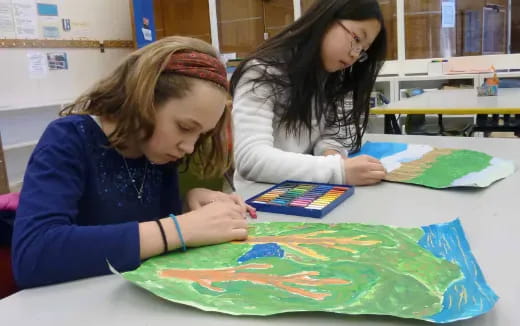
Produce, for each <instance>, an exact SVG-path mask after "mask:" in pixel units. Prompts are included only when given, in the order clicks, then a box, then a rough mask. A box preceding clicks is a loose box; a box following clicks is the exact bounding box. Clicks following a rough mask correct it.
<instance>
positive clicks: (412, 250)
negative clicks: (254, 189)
mask: <svg viewBox="0 0 520 326" xmlns="http://www.w3.org/2000/svg"><path fill="white" fill-rule="evenodd" d="M456 222H457V223H458V221H456ZM435 232H438V229H435V230H433V229H432V230H431V231H426V229H424V228H395V227H390V226H376V225H364V224H349V223H342V224H334V225H329V224H322V223H282V222H277V223H257V224H252V225H250V231H249V238H248V240H247V241H244V242H232V243H226V244H221V245H215V246H208V247H202V248H196V249H190V250H188V251H187V252H185V253H170V254H167V255H163V256H160V257H155V258H152V259H150V260H148V261H146V262H144V263H143V264H142V265H141V266H140V267H139V268H138V269H136V270H134V271H131V272H126V273H123V274H122V276H123V277H124V278H125V279H127V280H129V281H131V282H133V283H135V284H137V285H139V286H140V287H143V288H145V289H147V290H148V291H151V292H152V293H154V294H155V295H157V296H160V297H162V298H165V299H167V300H170V301H174V302H177V303H182V304H186V305H190V306H195V307H198V308H200V309H202V310H206V311H218V312H222V313H227V314H232V315H261V316H263V315H272V314H278V313H283V312H294V311H328V312H335V313H343V314H377V315H392V316H397V317H402V318H416V319H424V320H430V321H439V322H443V321H446V320H449V321H451V320H457V319H462V318H463V317H461V316H463V315H461V313H464V312H465V311H467V309H465V308H464V307H465V306H464V305H463V307H462V308H461V305H460V304H459V306H458V310H457V311H456V314H455V315H453V314H452V313H451V312H449V313H447V315H446V316H443V315H441V317H440V319H439V320H436V319H435V318H436V317H435V316H436V315H438V314H439V313H442V312H443V311H444V310H446V309H447V303H446V301H447V299H446V298H445V295H446V294H447V293H448V292H449V291H448V290H449V289H450V287H452V286H453V285H454V284H456V283H457V282H462V281H467V277H466V276H465V273H464V268H462V267H461V265H460V264H458V263H457V259H455V258H453V257H451V258H450V257H446V258H443V253H442V252H439V253H436V254H434V252H435V250H432V249H431V248H430V249H428V246H432V247H433V248H438V249H439V250H441V251H442V250H445V251H446V250H447V246H450V243H451V244H452V245H451V247H450V248H451V249H450V250H449V252H446V254H453V252H455V251H456V248H457V247H459V246H458V245H457V243H465V238H464V237H463V232H462V229H461V228H460V232H462V240H461V239H460V238H459V239H458V240H455V239H452V238H450V236H446V234H444V233H442V234H440V235H439V234H437V235H436V234H435ZM450 232H451V231H450ZM460 232H459V233H460ZM458 236H459V237H460V234H459V235H458ZM436 237H438V239H439V245H438V246H437V245H435V243H436ZM441 237H442V239H441ZM450 239H451V240H450ZM421 241H423V242H424V244H422V245H421ZM461 241H462V242H461ZM461 248H462V247H461ZM463 249H464V251H465V253H463V254H464V259H466V261H468V259H470V260H471V258H472V255H471V253H470V252H467V250H466V249H465V248H463ZM461 250H462V249H461ZM458 256H460V257H462V255H458ZM468 257H469V258H468ZM475 264H476V262H475ZM475 266H478V265H475ZM471 273H473V271H472V272H471ZM476 274H477V273H475V275H476ZM475 282H476V281H475ZM470 283H474V282H473V281H471V282H470ZM478 283H479V284H478V286H479V287H480V288H482V289H487V284H485V281H483V280H478ZM480 283H481V284H480ZM475 284H477V283H475ZM467 287H468V288H469V286H467ZM460 288H461V289H462V288H464V285H460ZM489 291H491V292H490V293H492V290H490V289H489ZM466 294H467V291H466ZM475 296H476V297H478V296H479V294H478V293H477V294H475ZM489 297H490V298H494V301H496V296H495V295H494V293H492V295H491V294H489ZM453 298H456V294H454V297H453ZM477 299H479V298H477ZM450 300H451V299H450ZM453 300H455V299H453ZM474 300H476V299H474V298H472V301H474ZM466 301H467V298H466ZM491 301H492V302H491ZM491 301H490V303H489V307H488V306H485V308H486V307H487V308H486V309H490V308H491V307H492V305H493V304H494V301H493V300H491ZM450 308H457V307H451V306H450ZM470 311H471V310H470ZM483 312H484V311H480V310H479V309H477V310H475V311H473V312H472V313H473V315H475V314H479V313H483ZM471 316H472V315H471V314H470V315H468V316H465V317H464V318H469V317H471Z"/></svg>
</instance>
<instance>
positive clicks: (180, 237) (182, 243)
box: [170, 214, 186, 251]
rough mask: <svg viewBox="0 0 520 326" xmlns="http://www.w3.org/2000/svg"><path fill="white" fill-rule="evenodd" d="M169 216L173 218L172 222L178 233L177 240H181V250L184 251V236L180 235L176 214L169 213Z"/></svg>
mask: <svg viewBox="0 0 520 326" xmlns="http://www.w3.org/2000/svg"><path fill="white" fill-rule="evenodd" d="M170 217H171V218H172V220H173V223H175V228H176V229H177V233H178V234H179V240H180V241H181V245H182V251H186V243H184V238H183V237H182V232H181V227H180V225H179V221H177V216H175V215H174V214H170Z"/></svg>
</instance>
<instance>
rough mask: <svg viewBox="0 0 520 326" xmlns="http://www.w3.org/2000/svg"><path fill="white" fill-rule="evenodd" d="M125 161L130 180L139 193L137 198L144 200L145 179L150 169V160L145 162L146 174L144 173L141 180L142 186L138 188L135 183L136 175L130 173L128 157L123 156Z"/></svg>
mask: <svg viewBox="0 0 520 326" xmlns="http://www.w3.org/2000/svg"><path fill="white" fill-rule="evenodd" d="M123 162H124V163H125V167H126V172H128V176H129V177H130V181H132V186H133V187H134V189H135V192H136V193H137V199H139V200H142V199H143V189H144V181H145V180H146V171H148V161H145V162H144V174H143V181H142V182H141V186H140V187H139V188H137V186H136V184H135V181H136V180H135V177H134V176H133V175H132V173H130V169H129V168H128V163H126V159H125V158H124V157H123Z"/></svg>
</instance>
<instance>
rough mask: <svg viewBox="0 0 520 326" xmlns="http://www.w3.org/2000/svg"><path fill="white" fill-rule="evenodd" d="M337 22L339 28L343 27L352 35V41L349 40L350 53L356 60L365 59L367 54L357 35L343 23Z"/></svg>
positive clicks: (362, 60) (361, 60)
mask: <svg viewBox="0 0 520 326" xmlns="http://www.w3.org/2000/svg"><path fill="white" fill-rule="evenodd" d="M337 23H338V25H339V26H341V28H343V29H344V30H345V31H346V32H347V33H348V34H349V35H350V36H351V37H352V41H351V42H350V55H352V56H355V57H357V58H358V59H357V61H358V62H365V61H367V60H368V54H367V53H366V51H365V50H363V47H362V45H361V40H360V38H359V36H357V35H356V34H354V33H352V32H351V31H350V30H349V29H348V28H346V27H345V25H343V24H342V23H340V22H339V21H338V22H337Z"/></svg>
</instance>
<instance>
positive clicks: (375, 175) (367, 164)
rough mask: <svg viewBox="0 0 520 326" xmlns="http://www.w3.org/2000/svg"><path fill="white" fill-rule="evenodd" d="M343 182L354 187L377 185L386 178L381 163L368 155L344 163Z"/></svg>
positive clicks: (349, 159) (346, 160)
mask: <svg viewBox="0 0 520 326" xmlns="http://www.w3.org/2000/svg"><path fill="white" fill-rule="evenodd" d="M344 163H345V164H344V168H345V182H346V183H347V184H351V185H354V186H365V185H371V184H374V183H378V182H380V181H381V180H383V178H384V177H385V176H386V170H385V168H384V166H383V164H381V162H380V161H379V160H377V159H375V158H373V157H371V156H368V155H360V156H357V157H354V158H347V159H345V161H344Z"/></svg>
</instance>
